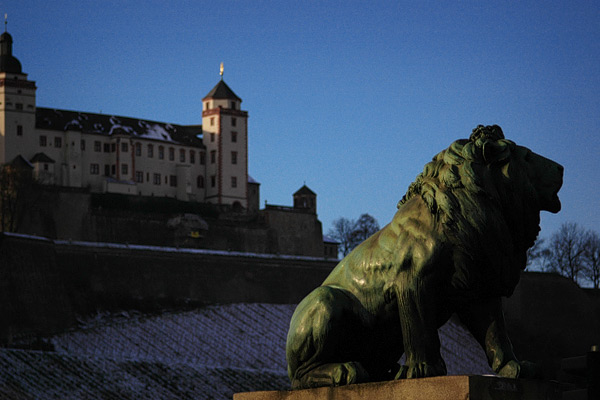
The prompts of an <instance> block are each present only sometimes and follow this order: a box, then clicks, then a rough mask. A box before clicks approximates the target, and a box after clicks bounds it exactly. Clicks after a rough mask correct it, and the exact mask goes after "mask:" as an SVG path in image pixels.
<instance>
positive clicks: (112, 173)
mask: <svg viewBox="0 0 600 400" xmlns="http://www.w3.org/2000/svg"><path fill="white" fill-rule="evenodd" d="M116 173H117V166H116V165H115V164H113V165H111V166H110V174H111V175H113V176H114V175H116Z"/></svg>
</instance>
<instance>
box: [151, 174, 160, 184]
mask: <svg viewBox="0 0 600 400" xmlns="http://www.w3.org/2000/svg"><path fill="white" fill-rule="evenodd" d="M152 179H153V183H154V184H155V185H160V174H154V175H153V176H152Z"/></svg>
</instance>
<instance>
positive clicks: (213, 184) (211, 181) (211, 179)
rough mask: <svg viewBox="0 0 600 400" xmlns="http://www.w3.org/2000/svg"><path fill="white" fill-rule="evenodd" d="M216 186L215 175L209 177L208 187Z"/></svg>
mask: <svg viewBox="0 0 600 400" xmlns="http://www.w3.org/2000/svg"><path fill="white" fill-rule="evenodd" d="M215 186H217V177H216V176H215V175H213V176H211V177H210V187H215Z"/></svg>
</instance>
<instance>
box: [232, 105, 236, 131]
mask: <svg viewBox="0 0 600 400" xmlns="http://www.w3.org/2000/svg"><path fill="white" fill-rule="evenodd" d="M232 108H233V109H234V110H235V103H233V107H232ZM231 126H237V118H235V117H231Z"/></svg>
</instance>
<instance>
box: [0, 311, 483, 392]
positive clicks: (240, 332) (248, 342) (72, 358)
mask: <svg viewBox="0 0 600 400" xmlns="http://www.w3.org/2000/svg"><path fill="white" fill-rule="evenodd" d="M294 308H295V306H294V305H285V304H283V305H282V304H230V305H214V306H208V307H205V308H202V309H197V310H194V311H185V312H165V313H163V314H161V315H156V316H144V315H141V314H137V313H120V314H107V315H99V316H98V317H97V318H95V319H91V320H87V321H82V324H81V328H80V329H77V330H74V331H71V332H67V333H63V334H61V335H57V336H55V337H53V338H51V339H50V341H51V343H52V344H53V345H54V347H55V350H56V351H55V352H34V351H22V350H1V351H0V398H4V397H6V398H36V399H51V398H61V399H69V398H73V399H76V398H108V399H112V398H115V399H117V398H119V399H138V398H140V399H141V398H155V399H163V398H177V399H231V396H232V394H233V393H236V392H240V391H254V390H276V389H285V388H288V387H289V381H288V379H287V376H286V363H285V338H286V335H287V329H288V325H289V321H290V318H291V316H292V313H293V311H294ZM440 339H441V342H442V356H443V357H444V359H445V360H446V364H447V366H448V373H449V374H486V373H491V371H490V369H489V368H488V366H487V363H486V361H485V355H484V353H483V351H482V350H481V349H480V347H479V345H478V344H477V343H476V342H475V340H474V339H473V337H472V336H471V335H470V334H469V333H468V332H466V331H465V330H464V329H463V328H462V327H461V326H460V325H459V324H458V323H456V322H454V321H450V322H448V323H447V324H446V325H444V326H443V327H442V328H441V329H440ZM19 393H20V394H22V396H21V395H18V394H19Z"/></svg>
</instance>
